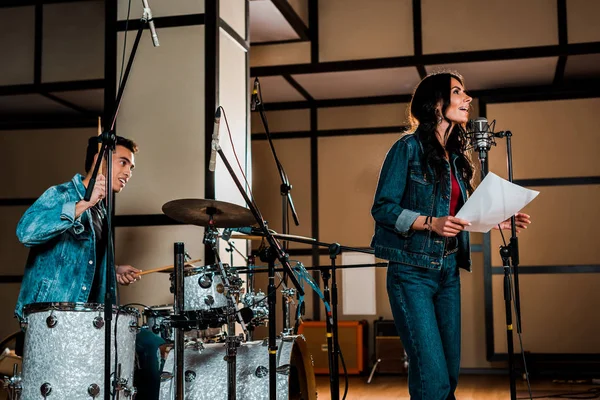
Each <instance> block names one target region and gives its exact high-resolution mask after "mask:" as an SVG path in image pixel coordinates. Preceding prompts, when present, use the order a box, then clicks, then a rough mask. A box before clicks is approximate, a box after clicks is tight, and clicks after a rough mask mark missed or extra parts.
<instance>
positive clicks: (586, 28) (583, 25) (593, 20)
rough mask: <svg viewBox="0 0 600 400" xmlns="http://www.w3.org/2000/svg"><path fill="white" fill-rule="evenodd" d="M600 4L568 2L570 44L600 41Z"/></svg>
mask: <svg viewBox="0 0 600 400" xmlns="http://www.w3.org/2000/svg"><path fill="white" fill-rule="evenodd" d="M598 15H600V2H598V1H589V0H569V1H567V36H568V38H569V43H584V42H597V41H600V25H599V24H598Z"/></svg>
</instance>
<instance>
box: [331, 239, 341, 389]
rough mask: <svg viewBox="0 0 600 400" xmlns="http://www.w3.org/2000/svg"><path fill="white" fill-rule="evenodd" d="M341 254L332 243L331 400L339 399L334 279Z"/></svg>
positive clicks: (338, 354) (335, 244)
mask: <svg viewBox="0 0 600 400" xmlns="http://www.w3.org/2000/svg"><path fill="white" fill-rule="evenodd" d="M340 253H341V247H340V245H339V244H337V243H334V244H332V245H331V246H330V247H329V258H330V259H331V319H332V324H331V325H332V326H331V333H332V335H333V348H332V349H331V350H330V351H331V353H332V354H331V357H332V361H333V365H332V369H331V370H330V373H331V375H332V376H333V379H331V380H330V382H331V383H332V385H333V386H332V391H331V400H337V399H339V398H340V374H339V371H340V367H339V357H340V347H339V346H340V344H339V341H338V315H337V303H338V300H337V297H338V288H337V279H336V263H335V260H336V258H337V256H338V254H340Z"/></svg>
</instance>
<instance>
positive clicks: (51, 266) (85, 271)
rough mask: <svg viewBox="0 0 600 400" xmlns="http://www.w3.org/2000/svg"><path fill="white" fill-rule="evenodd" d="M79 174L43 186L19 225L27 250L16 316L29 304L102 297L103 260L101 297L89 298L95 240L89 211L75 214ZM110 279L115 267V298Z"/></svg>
mask: <svg viewBox="0 0 600 400" xmlns="http://www.w3.org/2000/svg"><path fill="white" fill-rule="evenodd" d="M82 178H83V177H82V176H81V175H79V174H77V175H75V176H74V177H73V179H71V181H70V182H66V183H63V184H61V185H57V186H52V187H51V188H49V189H48V190H46V191H45V192H44V193H43V194H42V195H41V196H40V198H39V199H37V200H36V201H35V203H33V205H32V206H31V207H29V209H28V210H27V211H26V212H25V214H23V217H21V220H20V221H19V224H18V225H17V237H18V238H19V241H20V242H21V243H23V244H24V245H25V246H27V247H30V248H31V250H30V251H29V257H28V258H27V264H26V266H25V273H24V276H23V282H22V284H21V292H20V293H19V299H18V301H17V306H16V308H15V315H16V316H17V317H19V318H22V317H23V314H22V310H23V307H24V306H25V305H27V304H30V303H43V302H88V301H90V302H98V303H102V302H103V301H104V296H102V295H103V293H104V291H105V290H106V289H105V287H106V262H105V261H104V262H103V263H102V265H101V266H100V269H99V273H100V274H101V276H100V279H99V284H100V287H99V291H98V293H99V297H100V298H98V299H88V297H89V292H90V289H91V287H92V282H93V280H94V273H95V271H96V238H95V234H94V229H93V227H92V216H91V212H90V211H89V210H86V211H85V212H84V213H83V214H81V215H80V216H79V218H75V203H77V202H78V201H79V200H82V199H83V196H84V195H85V186H84V185H83V182H82ZM114 282H115V274H114V271H113V279H112V282H111V289H112V292H113V298H115V297H114V296H115V293H114V291H115V289H114V288H115V284H114Z"/></svg>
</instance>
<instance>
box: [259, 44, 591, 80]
mask: <svg viewBox="0 0 600 400" xmlns="http://www.w3.org/2000/svg"><path fill="white" fill-rule="evenodd" d="M597 53H600V42H589V43H573V44H569V45H567V46H561V45H551V46H534V47H521V48H518V49H496V50H477V51H467V52H457V53H438V54H424V55H414V56H402V57H387V58H371V59H364V60H346V61H329V62H322V63H311V64H290V65H276V66H264V67H253V68H250V76H259V77H260V76H277V75H283V74H288V75H294V74H314V73H322V72H344V71H360V70H369V69H384V68H400V67H416V66H417V65H439V64H455V63H468V62H481V61H501V60H518V59H531V58H542V57H558V56H569V55H581V54H597Z"/></svg>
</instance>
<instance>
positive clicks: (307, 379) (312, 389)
mask: <svg viewBox="0 0 600 400" xmlns="http://www.w3.org/2000/svg"><path fill="white" fill-rule="evenodd" d="M277 346H278V350H277V399H278V400H283V399H294V400H296V399H298V400H300V399H306V400H316V398H317V390H316V384H315V374H314V369H313V362H312V358H311V356H310V355H309V353H308V349H307V347H306V342H305V340H304V337H303V336H286V337H283V339H277ZM202 347H203V349H202V350H198V349H196V348H185V349H184V356H183V358H184V371H185V393H184V398H185V399H186V400H201V399H208V400H217V399H223V400H225V399H227V361H224V356H225V354H226V348H225V345H223V344H204V346H202ZM174 353H175V352H174V351H172V352H170V353H169V356H168V357H167V361H166V362H165V366H164V368H163V378H162V382H161V385H160V396H159V399H160V400H172V399H173V398H174V397H173V396H174V394H175V387H174V385H175V382H174V378H173V362H174V359H175V355H174ZM236 365H237V370H236V383H237V385H236V395H237V396H236V398H237V399H240V400H258V399H266V398H268V397H269V351H268V346H267V342H266V341H257V342H247V343H242V345H241V346H240V347H238V349H237V359H236Z"/></svg>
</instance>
